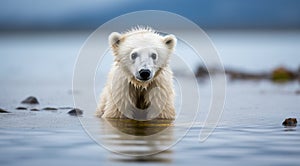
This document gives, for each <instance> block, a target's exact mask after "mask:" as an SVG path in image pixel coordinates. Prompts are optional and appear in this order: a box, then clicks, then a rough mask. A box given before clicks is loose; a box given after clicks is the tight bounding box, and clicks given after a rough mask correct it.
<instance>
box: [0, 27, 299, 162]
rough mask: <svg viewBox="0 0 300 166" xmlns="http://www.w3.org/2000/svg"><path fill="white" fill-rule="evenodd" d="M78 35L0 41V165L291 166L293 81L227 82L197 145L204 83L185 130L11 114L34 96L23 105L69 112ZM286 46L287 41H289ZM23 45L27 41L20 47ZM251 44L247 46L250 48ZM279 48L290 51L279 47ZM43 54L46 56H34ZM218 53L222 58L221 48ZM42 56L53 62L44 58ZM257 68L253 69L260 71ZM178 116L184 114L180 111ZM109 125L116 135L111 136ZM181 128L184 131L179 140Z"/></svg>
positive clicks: (295, 132)
mask: <svg viewBox="0 0 300 166" xmlns="http://www.w3.org/2000/svg"><path fill="white" fill-rule="evenodd" d="M86 35H87V34H85V33H83V34H79V35H78V34H77V35H74V34H73V35H72V34H71V35H70V34H68V35H62V34H57V35H56V36H55V35H45V34H42V35H36V36H30V35H22V36H14V37H9V36H5V37H6V39H5V38H0V39H1V41H0V42H1V43H2V44H3V43H5V41H6V42H8V43H6V44H4V45H0V47H1V48H3V49H0V53H1V62H0V64H1V65H0V66H1V67H0V68H1V69H2V70H0V74H1V87H0V88H1V92H2V95H1V96H0V108H4V109H6V110H8V111H10V112H11V113H10V114H0V126H1V127H0V145H1V146H0V147H1V148H0V163H1V165H18V166H19V165H41V164H44V165H55V164H59V165H63V164H71V165H83V164H88V165H140V164H144V163H147V165H158V164H159V165H171V164H172V165H199V164H213V165H217V164H218V165H238V164H243V165H299V156H300V130H299V125H298V126H296V127H294V128H285V127H283V126H282V125H281V123H282V121H283V120H284V119H285V118H288V117H296V118H297V119H299V111H300V105H299V101H300V95H299V94H296V93H295V91H296V90H299V89H300V87H299V82H290V83H285V84H274V83H271V82H267V81H258V82H255V81H230V80H229V81H228V84H227V93H226V104H225V107H224V111H223V114H222V118H221V120H220V122H219V125H218V126H217V128H216V129H215V130H214V132H213V133H212V135H210V136H209V137H208V139H206V140H205V141H204V142H200V141H199V133H200V131H201V130H202V128H203V124H204V122H205V118H206V116H207V113H208V108H209V104H210V103H209V99H210V95H211V94H210V85H209V81H204V82H199V87H200V90H199V91H200V95H201V103H200V105H201V107H200V112H199V114H198V116H197V120H196V122H195V124H193V125H192V127H191V128H190V129H189V126H190V125H191V124H192V123H191V122H190V123H170V122H166V121H162V122H155V123H151V124H141V123H140V124H138V125H137V126H136V124H135V123H132V122H129V121H126V120H125V121H110V122H109V121H105V120H102V119H98V118H96V117H94V116H91V114H90V113H91V112H93V111H94V110H84V114H83V116H81V117H79V118H80V120H81V122H83V124H85V125H84V126H82V124H81V122H80V121H79V118H77V117H74V116H69V115H68V114H67V112H68V111H69V110H68V109H59V110H57V111H38V112H33V111H29V110H16V109H15V107H17V106H20V105H21V104H20V101H21V100H23V99H24V98H25V97H27V96H29V95H33V96H36V97H38V99H39V101H40V103H41V104H40V105H36V106H31V107H34V108H43V107H47V106H51V107H65V106H73V97H72V94H71V92H70V91H71V83H72V82H71V78H72V75H71V74H72V69H73V68H72V67H73V63H74V62H75V59H74V58H75V57H76V53H77V51H78V49H79V48H80V44H81V42H83V41H84V39H85V37H86ZM257 35H258V34H257ZM213 36H215V37H217V39H215V40H217V41H219V43H216V46H218V45H219V46H222V45H223V46H224V45H226V43H224V42H222V40H223V39H224V34H223V36H222V34H221V35H220V34H218V33H216V34H214V35H213ZM245 36H246V37H247V35H245ZM245 36H244V37H245ZM258 36H259V35H258ZM279 36H280V35H279ZM226 38H227V39H228V41H229V42H232V43H234V42H236V41H235V40H234V41H232V39H231V38H230V37H229V36H227V37H226ZM236 38H237V37H236ZM238 38H240V36H239V37H238ZM273 38H274V37H273ZM275 38H276V35H275ZM291 38H293V37H291ZM4 39H5V40H4ZM7 39H9V40H7ZM221 39H222V40H221ZM243 39H244V38H243ZM286 40H287V43H289V42H290V38H287V39H286ZM26 41H28V43H27V44H26V45H25V46H24V45H23V44H24V42H25V43H26ZM266 41H269V40H266ZM260 42H261V41H260ZM296 42H299V39H298V40H297V41H296ZM283 43H284V42H283ZM252 44H253V45H254V46H252V47H255V43H252ZM62 45H64V46H65V47H62ZM266 45H268V44H266ZM244 47H247V46H244ZM287 47H291V46H290V45H289V44H287V45H286V47H285V48H287ZM12 48H14V49H12ZM45 49H47V50H50V51H49V52H46V53H45V54H46V55H43V56H42V55H41V54H42V53H44V52H45V51H44V50H45ZM221 49H222V50H223V52H225V53H226V47H222V48H221ZM224 50H225V51H224ZM228 50H230V49H227V51H228ZM293 51H294V53H296V52H297V51H298V48H294V50H291V48H290V52H293ZM229 52H230V51H229ZM282 52H284V50H283V51H282ZM50 54H51V55H53V57H49V55H50ZM63 55H65V56H63ZM226 56H228V55H225V57H226ZM275 57H276V55H275ZM292 57H294V56H291V57H288V58H292ZM18 58H20V59H18ZM248 58H249V57H248ZM70 59H72V60H71V61H70ZM229 59H230V58H229ZM281 59H282V58H277V59H276V58H274V61H273V62H272V63H273V64H280V62H281ZM226 61H229V60H228V59H227V60H226ZM292 61H293V60H292ZM238 62H241V63H240V64H244V65H246V68H249V69H253V68H252V67H253V64H252V63H250V62H249V65H248V66H247V63H246V62H244V61H238V60H237V61H236V63H238ZM276 62H278V63H276ZM296 62H298V59H297V58H296V59H294V61H293V63H289V62H288V61H285V63H287V64H291V67H292V68H295V64H294V63H296ZM230 63H234V61H230ZM230 63H228V64H230ZM258 66H260V65H258ZM260 67H261V68H260V70H267V69H268V67H266V68H262V66H260ZM186 81H187V82H188V81H189V79H186ZM74 94H75V95H82V92H81V91H75V92H74ZM182 111H186V112H189V111H191V110H189V108H188V107H184V110H182ZM84 122H92V123H84ZM124 126H126V127H124ZM112 127H114V128H115V129H117V130H112V129H111V128H112ZM166 128H167V129H168V130H166ZM84 129H87V130H84ZM118 129H121V130H122V131H123V132H125V133H127V134H128V133H129V136H126V137H124V133H122V132H118ZM187 129H189V132H188V133H187V134H186V135H185V136H184V137H183V138H182V139H179V138H180V136H183V134H184V133H185V131H187ZM161 130H163V131H166V132H164V133H163V134H162V135H159V136H157V137H156V136H154V137H152V139H151V140H149V139H141V138H140V137H138V139H136V137H132V135H134V134H135V135H140V136H141V135H151V134H153V133H155V132H157V131H161ZM91 133H92V135H89V134H91ZM178 139H179V140H178ZM95 140H100V141H99V142H95ZM177 140H178V142H177ZM99 143H100V144H99ZM173 144H174V145H173ZM103 145H104V146H103ZM106 148H109V149H112V150H116V151H117V152H123V153H126V154H131V155H133V154H135V155H136V154H143V153H147V154H149V153H151V152H155V153H156V152H158V151H161V150H165V149H166V150H165V151H163V152H161V153H158V154H156V155H151V156H146V157H139V156H128V155H121V154H116V153H113V152H110V151H109V150H107V149H106Z"/></svg>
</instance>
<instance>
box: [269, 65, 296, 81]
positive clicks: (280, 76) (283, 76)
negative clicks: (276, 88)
mask: <svg viewBox="0 0 300 166" xmlns="http://www.w3.org/2000/svg"><path fill="white" fill-rule="evenodd" d="M271 78H272V80H273V81H275V82H285V81H290V80H293V79H295V78H296V75H295V74H294V73H293V72H292V71H290V70H288V69H286V68H284V67H278V68H276V69H274V70H273V71H272V74H271Z"/></svg>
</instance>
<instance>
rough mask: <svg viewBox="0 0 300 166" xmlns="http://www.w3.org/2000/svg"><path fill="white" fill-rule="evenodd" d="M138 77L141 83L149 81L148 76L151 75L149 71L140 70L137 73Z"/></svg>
mask: <svg viewBox="0 0 300 166" xmlns="http://www.w3.org/2000/svg"><path fill="white" fill-rule="evenodd" d="M139 74H140V77H141V79H142V80H143V81H146V80H149V79H150V75H151V71H150V70H149V69H141V70H140V71H139Z"/></svg>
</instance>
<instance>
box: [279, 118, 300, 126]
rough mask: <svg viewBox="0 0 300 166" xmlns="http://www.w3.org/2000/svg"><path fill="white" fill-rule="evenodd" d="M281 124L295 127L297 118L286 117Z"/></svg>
mask: <svg viewBox="0 0 300 166" xmlns="http://www.w3.org/2000/svg"><path fill="white" fill-rule="evenodd" d="M282 125H283V126H292V127H295V126H296V125H297V119H296V118H287V119H285V120H284V121H283V122H282Z"/></svg>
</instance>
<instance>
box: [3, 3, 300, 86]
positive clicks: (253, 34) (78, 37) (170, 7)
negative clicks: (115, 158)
mask: <svg viewBox="0 0 300 166" xmlns="http://www.w3.org/2000/svg"><path fill="white" fill-rule="evenodd" d="M299 8H300V1H297V0H253V1H251V2H245V1H241V0H228V1H222V0H191V1H180V0H172V1H168V0H166V1H161V0H152V1H139V0H122V1H117V0H97V1H96V0H85V1H72V0H65V1H57V0H54V1H48V0H44V1H39V0H22V1H18V0H2V1H1V2H0V58H1V61H0V68H1V70H0V74H1V78H0V79H1V81H2V82H5V81H8V82H11V81H14V82H16V81H26V82H28V81H29V82H30V81H32V82H34V81H37V80H38V81H45V79H46V80H47V81H46V82H51V81H56V82H57V81H61V80H65V81H66V80H67V81H68V82H70V80H71V77H72V71H73V66H74V63H75V61H76V56H77V54H78V51H79V49H80V47H81V45H82V44H83V43H84V41H85V40H86V39H87V37H88V36H89V34H91V33H92V32H93V31H94V30H95V29H96V28H97V27H99V26H100V25H101V24H103V23H105V22H106V21H109V20H110V19H112V18H115V17H117V16H119V15H122V14H125V13H128V12H133V11H138V10H164V11H169V12H174V13H177V14H179V15H182V16H184V17H186V18H188V19H190V20H192V21H193V22H195V23H196V24H198V25H199V27H201V28H202V29H204V30H205V31H206V33H208V35H209V37H210V38H211V39H212V41H213V42H214V44H215V46H216V49H217V50H218V51H219V53H220V57H221V60H222V62H223V63H224V65H225V67H226V68H230V69H232V68H234V69H241V70H243V71H249V72H267V71H269V70H272V69H274V68H276V67H279V66H284V67H285V68H288V69H289V70H292V71H293V72H294V71H297V70H298V67H299V64H300V55H299V52H300V47H299V45H300V33H299V28H300V10H299ZM194 70H195V72H197V67H196V66H195V67H194ZM45 73H47V75H45ZM198 75H199V76H200V75H201V70H200V74H198ZM50 76H51V79H49V78H50Z"/></svg>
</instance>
